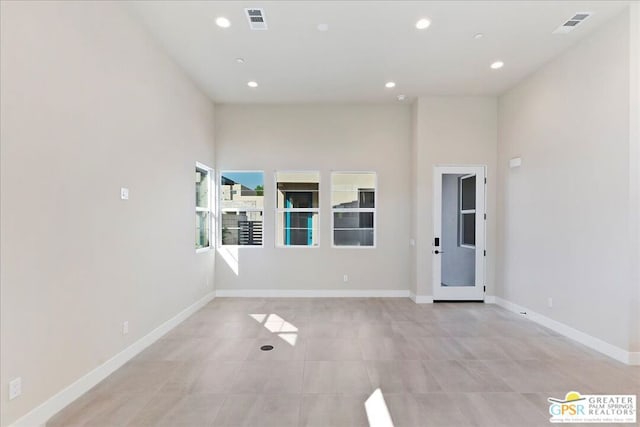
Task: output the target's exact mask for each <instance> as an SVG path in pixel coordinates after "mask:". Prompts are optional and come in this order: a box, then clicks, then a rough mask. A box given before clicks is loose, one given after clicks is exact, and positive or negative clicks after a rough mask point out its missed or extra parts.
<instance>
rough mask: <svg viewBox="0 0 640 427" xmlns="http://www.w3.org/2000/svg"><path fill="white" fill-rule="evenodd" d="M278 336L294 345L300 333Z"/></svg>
mask: <svg viewBox="0 0 640 427" xmlns="http://www.w3.org/2000/svg"><path fill="white" fill-rule="evenodd" d="M278 336H279V337H280V338H282V339H283V340H285V341H286V342H288V343H289V344H291V345H292V346H294V345H296V341H297V340H298V334H278Z"/></svg>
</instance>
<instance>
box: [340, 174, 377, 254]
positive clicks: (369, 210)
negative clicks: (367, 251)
mask: <svg viewBox="0 0 640 427" xmlns="http://www.w3.org/2000/svg"><path fill="white" fill-rule="evenodd" d="M331 207H332V216H333V218H332V220H333V245H334V246H369V247H373V246H375V241H376V233H375V214H376V174H375V173H373V172H334V173H332V174H331Z"/></svg>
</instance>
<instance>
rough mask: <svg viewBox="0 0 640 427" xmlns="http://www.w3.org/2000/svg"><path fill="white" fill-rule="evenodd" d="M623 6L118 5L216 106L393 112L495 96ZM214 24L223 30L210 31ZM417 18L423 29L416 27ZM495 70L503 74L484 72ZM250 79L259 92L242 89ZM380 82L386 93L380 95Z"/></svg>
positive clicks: (595, 3) (484, 3)
mask: <svg viewBox="0 0 640 427" xmlns="http://www.w3.org/2000/svg"><path fill="white" fill-rule="evenodd" d="M627 6H628V2H626V1H612V0H609V1H300V0H298V1H251V2H247V1H169V0H162V1H133V2H127V3H126V6H125V7H127V9H128V10H129V11H130V12H131V14H132V15H133V16H134V18H135V19H138V20H139V21H140V22H141V23H142V24H143V25H144V27H146V28H147V29H148V31H149V32H150V33H151V34H152V36H153V37H154V38H155V39H156V40H157V41H158V43H159V45H160V46H162V47H163V48H164V49H165V50H166V51H167V53H168V54H169V55H170V56H171V57H172V58H173V59H174V60H175V61H176V62H177V63H178V64H179V65H180V66H181V67H182V68H183V69H184V70H185V71H186V72H187V73H188V74H189V75H190V76H191V78H192V79H193V80H194V81H195V82H196V84H198V85H199V86H200V87H201V88H202V89H203V90H204V91H205V92H206V93H207V94H208V95H209V96H210V97H211V99H212V100H214V101H215V102H219V103H321V102H337V103H341V102H345V103H347V102H348V103H354V102H356V103H357V102H397V101H396V99H397V96H398V95H399V94H404V95H406V96H407V97H408V98H407V99H408V100H410V99H411V98H413V97H416V96H422V95H496V94H500V93H502V92H504V91H505V90H507V89H509V88H510V87H512V86H513V85H514V84H516V83H517V82H519V81H520V80H522V79H523V78H524V77H526V76H527V75H528V74H530V73H532V72H533V71H535V70H536V69H538V68H539V67H541V66H542V65H543V64H544V63H546V62H548V61H549V60H551V59H552V58H554V57H555V56H557V55H559V54H560V53H561V52H563V51H564V50H566V49H567V48H569V47H570V46H571V45H573V44H575V43H576V42H577V41H578V40H580V39H583V38H585V37H587V36H588V35H589V34H592V33H593V32H595V31H597V30H598V27H600V26H601V25H602V24H604V23H605V22H606V21H608V20H610V19H611V18H613V17H614V16H615V15H617V14H619V13H621V12H622V11H623V10H624V9H625V8H626V7H627ZM245 8H263V9H264V13H265V18H266V22H267V25H268V29H267V30H265V31H252V30H250V29H249V24H248V21H247V17H246V15H245ZM577 12H592V13H593V15H592V16H591V17H590V18H588V19H587V20H585V21H584V22H583V23H581V24H580V25H579V26H577V27H576V28H575V29H574V30H573V31H572V32H570V33H568V34H553V31H554V30H555V29H556V28H557V27H559V26H560V25H562V24H563V23H564V22H565V21H567V20H568V19H569V18H571V17H572V16H573V15H574V14H576V13H577ZM218 17H226V18H227V19H228V20H229V21H230V22H231V26H230V27H228V28H220V27H218V26H217V25H216V23H215V21H216V18H218ZM424 17H427V18H428V19H429V20H430V21H431V25H430V26H429V27H428V28H427V29H424V30H418V29H416V26H415V24H416V22H417V21H418V20H419V19H420V18H424ZM319 24H325V25H326V26H327V27H328V30H327V31H320V30H319V29H318V25H319ZM478 33H480V34H482V37H481V38H475V37H474V35H476V34H478ZM236 58H243V59H244V63H238V61H237V60H236ZM496 60H501V61H503V62H504V64H505V65H504V67H503V68H501V69H499V70H492V69H491V68H490V64H491V63H493V62H494V61H496ZM252 80H253V81H256V82H257V83H258V87H257V88H250V87H248V86H247V82H249V81H252ZM388 81H393V82H395V83H396V86H395V87H394V88H391V89H389V88H385V86H384V85H385V82H388Z"/></svg>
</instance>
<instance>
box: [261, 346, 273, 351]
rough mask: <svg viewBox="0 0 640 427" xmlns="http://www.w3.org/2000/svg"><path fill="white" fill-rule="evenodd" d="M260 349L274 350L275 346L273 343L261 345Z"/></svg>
mask: <svg viewBox="0 0 640 427" xmlns="http://www.w3.org/2000/svg"><path fill="white" fill-rule="evenodd" d="M260 350H262V351H271V350H273V346H272V345H263V346H262V347H260Z"/></svg>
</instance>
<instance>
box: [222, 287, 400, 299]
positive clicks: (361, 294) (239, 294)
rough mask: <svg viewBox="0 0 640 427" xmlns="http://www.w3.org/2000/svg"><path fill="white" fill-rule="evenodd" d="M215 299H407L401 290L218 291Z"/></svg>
mask: <svg viewBox="0 0 640 427" xmlns="http://www.w3.org/2000/svg"><path fill="white" fill-rule="evenodd" d="M215 293H216V297H235V298H408V297H409V291H408V290H403V289H382V290H377V289H372V290H358V289H315V290H306V289H218V290H216V291H215Z"/></svg>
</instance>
